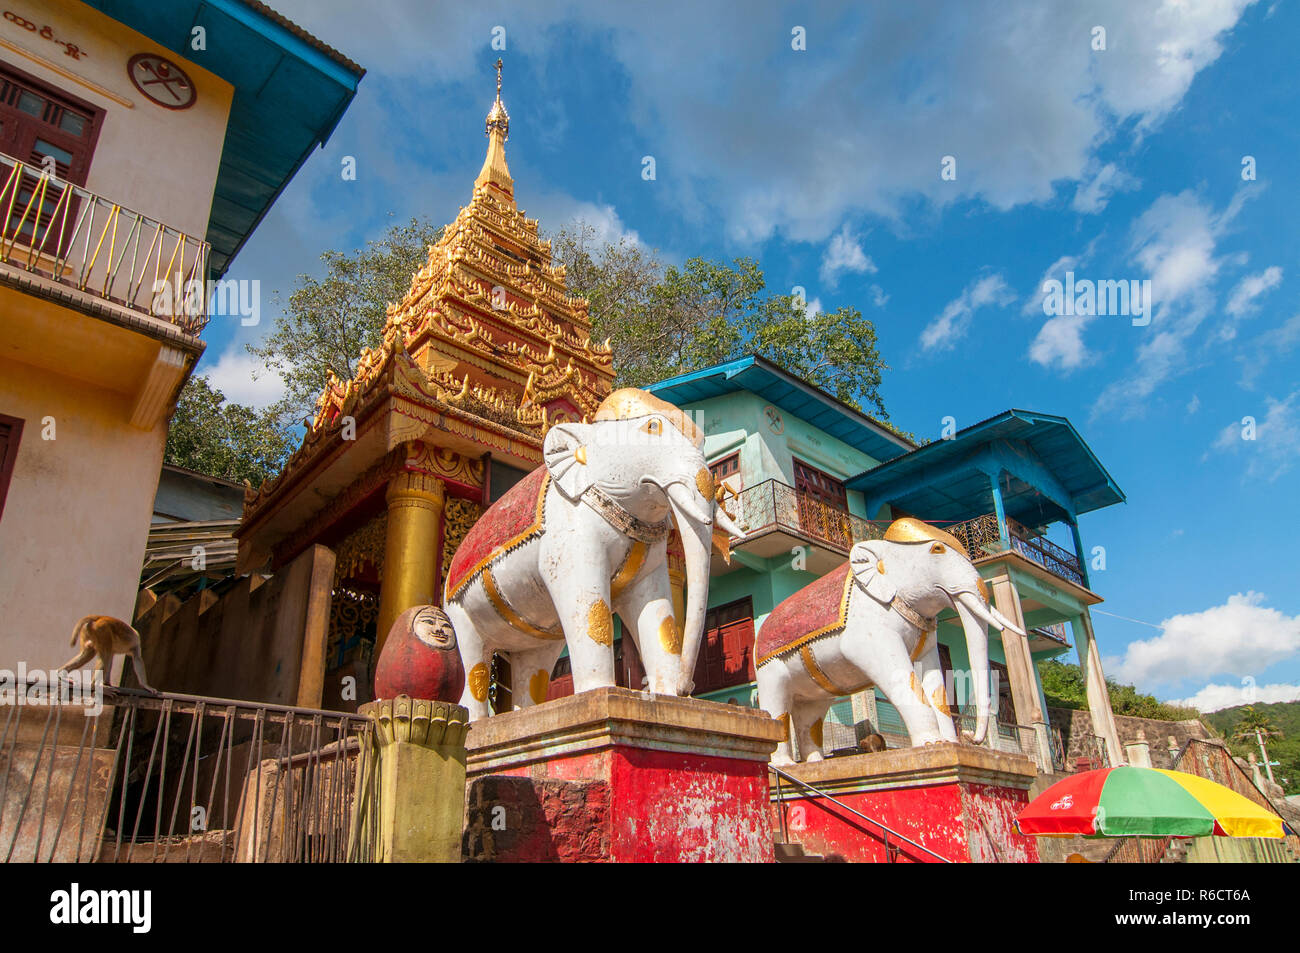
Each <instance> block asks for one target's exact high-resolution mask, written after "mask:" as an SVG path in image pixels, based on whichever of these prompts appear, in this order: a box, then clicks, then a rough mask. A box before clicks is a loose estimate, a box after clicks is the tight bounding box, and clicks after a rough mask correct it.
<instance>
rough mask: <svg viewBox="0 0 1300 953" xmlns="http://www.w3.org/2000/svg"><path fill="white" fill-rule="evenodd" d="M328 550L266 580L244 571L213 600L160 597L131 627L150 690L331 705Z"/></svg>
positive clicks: (317, 550)
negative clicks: (327, 688) (326, 692)
mask: <svg viewBox="0 0 1300 953" xmlns="http://www.w3.org/2000/svg"><path fill="white" fill-rule="evenodd" d="M333 578H334V554H333V553H332V552H331V551H330V550H328V549H326V548H325V547H324V546H313V547H312V548H311V549H309V550H307V551H306V552H305V553H303V554H302V555H301V556H299V557H298V558H297V559H295V560H294V561H293V562H292V563H290V564H289V565H288V566H286V567H284V568H283V569H281V570H280V571H279V572H278V573H276V574H275V576H273V577H272V578H270V579H268V580H263V579H262V578H261V577H260V576H245V577H244V578H242V579H240V580H239V581H238V582H237V583H235V585H234V586H233V587H232V588H231V589H229V590H228V591H226V592H225V593H224V594H223V595H222V596H220V597H218V596H216V595H215V594H214V593H213V592H211V591H204V592H199V593H197V594H196V595H195V596H193V597H192V598H191V599H190V600H189V601H188V602H186V603H185V604H184V605H181V606H179V607H178V606H177V605H176V600H174V599H171V598H165V599H162V600H160V601H159V602H158V603H157V604H155V605H154V607H153V608H152V609H151V610H150V611H149V612H147V613H146V614H145V615H144V616H143V617H141V619H140V621H139V623H138V624H137V626H136V627H137V628H138V629H139V631H140V638H141V642H142V643H143V647H144V661H145V667H146V668H147V669H148V670H149V680H150V682H151V683H152V684H153V686H154V687H155V688H158V689H161V690H162V691H168V692H180V693H186V694H192V695H209V696H214V697H217V698H236V699H240V700H243V701H254V702H267V703H271V704H280V705H301V706H304V707H308V708H319V707H322V703H324V704H325V705H326V706H327V707H329V708H331V709H335V708H337V702H338V699H332V698H331V699H326V698H323V697H322V693H323V686H324V678H325V644H326V640H327V639H328V637H329V611H330V588H331V584H332V582H333Z"/></svg>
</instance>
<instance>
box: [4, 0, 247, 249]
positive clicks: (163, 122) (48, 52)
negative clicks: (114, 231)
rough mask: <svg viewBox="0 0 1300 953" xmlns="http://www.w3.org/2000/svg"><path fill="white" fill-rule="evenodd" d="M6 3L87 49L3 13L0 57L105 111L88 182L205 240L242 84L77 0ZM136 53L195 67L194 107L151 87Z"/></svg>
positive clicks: (187, 69) (190, 69) (190, 71)
mask: <svg viewBox="0 0 1300 953" xmlns="http://www.w3.org/2000/svg"><path fill="white" fill-rule="evenodd" d="M6 9H7V10H10V11H12V12H13V13H14V14H16V15H18V16H21V17H23V18H25V19H26V20H29V21H31V22H32V23H35V24H37V25H38V28H39V27H43V26H46V25H48V26H49V27H50V29H51V31H52V32H53V34H54V35H55V36H56V37H57V38H58V39H60V40H62V41H65V42H69V43H75V44H76V45H77V47H79V48H80V49H81V50H82V51H83V55H82V56H81V57H80V58H77V59H74V58H73V57H70V56H68V55H66V53H65V52H64V50H63V48H62V47H61V46H59V45H58V44H55V43H52V42H50V41H49V40H46V39H44V38H42V37H41V36H40V34H39V33H38V32H37V33H34V32H30V31H28V30H26V29H24V28H23V27H20V26H17V25H16V24H14V23H13V22H11V21H9V20H0V60H4V61H5V62H6V63H10V64H12V65H13V66H15V67H17V68H18V69H20V70H22V71H23V72H25V73H28V74H30V75H32V76H34V77H36V78H37V79H39V80H42V81H43V82H45V83H47V84H48V85H50V86H53V87H55V88H56V89H59V90H61V91H63V92H66V93H67V94H68V95H70V96H75V97H76V98H78V99H81V100H84V101H86V102H89V103H91V104H92V105H94V106H97V107H99V108H101V109H103V110H105V116H104V122H103V125H102V127H101V128H100V133H99V140H98V143H97V145H96V147H95V154H94V156H93V157H92V158H91V162H90V175H89V177H88V179H87V180H86V187H87V188H88V189H90V190H91V191H92V192H98V193H99V194H101V195H103V196H104V197H106V198H108V199H111V200H112V201H114V202H117V203H118V204H121V205H124V206H126V207H128V208H130V209H133V210H135V211H137V212H142V213H144V214H145V215H148V216H149V217H151V218H155V219H158V220H160V221H162V222H163V223H165V224H167V225H170V226H172V227H173V228H178V229H180V230H181V231H183V232H185V233H186V234H188V235H193V236H197V237H199V238H202V237H203V236H204V234H205V233H206V232H207V228H208V213H209V212H210V210H211V208H212V194H213V190H214V188H215V186H216V181H217V167H218V165H219V163H220V161H221V149H222V144H223V143H224V142H225V137H226V123H227V121H228V120H229V118H230V103H231V99H232V97H233V95H234V87H233V86H231V85H230V84H229V83H227V82H226V81H225V80H223V79H221V78H220V77H218V76H216V75H214V74H213V73H210V72H208V71H207V70H206V69H204V68H203V67H201V66H199V65H197V64H196V63H192V62H190V61H188V60H185V59H182V58H181V57H179V56H177V55H176V54H175V53H173V52H171V51H170V50H165V49H163V48H162V47H160V46H158V45H157V44H156V43H154V42H152V41H151V40H149V39H147V38H146V37H144V36H142V35H141V34H139V33H136V32H135V31H134V30H130V29H128V28H126V27H125V26H122V25H121V24H120V23H118V22H116V21H115V20H111V19H109V18H108V17H106V16H104V15H103V14H102V13H100V12H99V11H97V10H95V9H93V8H91V7H88V6H86V5H85V4H83V3H79V2H77V0H12V2H10V3H8V4H7V5H6ZM136 53H158V54H159V55H161V56H164V57H166V58H167V59H169V60H171V61H172V62H173V63H176V64H177V65H178V66H180V67H181V68H182V69H183V70H185V72H186V74H187V75H188V76H189V77H190V79H191V80H192V81H193V82H194V86H195V91H196V93H197V97H196V99H195V103H194V105H193V106H191V107H190V108H188V109H180V110H176V109H165V108H163V107H162V106H159V105H157V104H156V103H154V102H152V101H150V100H149V99H147V98H146V97H145V96H144V95H143V94H141V92H140V91H139V90H138V89H136V88H135V85H134V84H133V83H132V82H131V79H130V77H129V76H128V74H127V69H126V66H127V60H129V59H130V58H131V57H132V56H133V55H135V54H136ZM20 158H22V157H20Z"/></svg>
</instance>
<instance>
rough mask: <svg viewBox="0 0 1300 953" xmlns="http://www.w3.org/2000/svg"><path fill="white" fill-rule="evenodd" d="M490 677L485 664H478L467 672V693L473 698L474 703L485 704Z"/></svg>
mask: <svg viewBox="0 0 1300 953" xmlns="http://www.w3.org/2000/svg"><path fill="white" fill-rule="evenodd" d="M490 681H491V676H490V675H489V674H488V667H487V664H486V663H484V662H479V663H478V664H477V665H475V666H474V667H473V668H471V669H470V670H469V678H468V680H467V682H468V684H469V693H470V694H471V695H473V696H474V700H475V701H480V702H485V701H487V696H488V682H490Z"/></svg>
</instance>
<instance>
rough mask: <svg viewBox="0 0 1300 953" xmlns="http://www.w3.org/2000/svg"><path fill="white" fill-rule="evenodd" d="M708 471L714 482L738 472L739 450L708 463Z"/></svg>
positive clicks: (719, 481)
mask: <svg viewBox="0 0 1300 953" xmlns="http://www.w3.org/2000/svg"><path fill="white" fill-rule="evenodd" d="M709 472H710V473H712V474H713V482H714V483H715V484H717V483H721V482H722V481H723V480H725V479H726V478H727V477H729V476H735V475H736V474H737V473H739V472H740V452H739V451H737V452H736V453H733V454H731V455H730V456H727V457H723V458H722V459H721V460H719V461H718V462H717V463H710V464H709Z"/></svg>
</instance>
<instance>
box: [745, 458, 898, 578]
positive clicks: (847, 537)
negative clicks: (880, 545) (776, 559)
mask: <svg viewBox="0 0 1300 953" xmlns="http://www.w3.org/2000/svg"><path fill="white" fill-rule="evenodd" d="M726 506H727V508H728V510H730V511H731V512H733V513H734V514H735V517H736V523H737V525H739V526H740V528H741V529H743V530H745V539H744V540H743V541H742V542H740V543H738V544H736V547H735V548H736V550H737V551H740V552H751V553H753V554H754V555H757V556H762V557H770V556H775V555H778V554H789V553H790V550H791V549H792V548H794V547H796V546H804V547H806V548H807V550H808V566H807V568H808V569H809V571H811V572H825V571H828V570H830V569H833V568H834V567H835V566H838V565H839V564H841V563H843V562H844V560H845V558H847V557H848V554H849V549H851V548H852V546H853V544H854V543H856V542H860V541H861V540H864V539H879V538H880V537H881V536H882V534H883V532H884V531H883V530H882V529H881V527H879V526H877V525H876V524H875V523H873V522H871V521H870V520H865V519H863V518H862V517H860V516H854V515H853V514H851V513H846V512H844V511H843V510H841V509H837V508H836V507H833V506H830V505H828V504H827V503H824V502H823V501H821V500H819V499H817V498H816V497H814V496H812V495H811V494H808V493H802V492H800V491H799V490H796V489H795V488H794V487H792V486H790V485H789V484H788V483H782V482H781V481H780V480H764V481H763V482H762V483H757V484H755V485H754V486H751V487H748V488H747V489H744V490H742V491H741V492H740V493H739V494H738V496H737V497H736V498H735V499H734V500H730V501H728V502H727V503H726ZM809 544H811V545H809Z"/></svg>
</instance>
